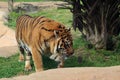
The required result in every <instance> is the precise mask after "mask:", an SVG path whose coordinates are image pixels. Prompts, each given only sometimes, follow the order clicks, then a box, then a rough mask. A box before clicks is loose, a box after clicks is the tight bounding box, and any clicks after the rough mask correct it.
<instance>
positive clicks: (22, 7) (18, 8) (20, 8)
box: [14, 3, 39, 12]
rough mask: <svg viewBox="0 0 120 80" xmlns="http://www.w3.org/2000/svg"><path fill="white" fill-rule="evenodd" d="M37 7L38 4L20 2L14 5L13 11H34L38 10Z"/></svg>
mask: <svg viewBox="0 0 120 80" xmlns="http://www.w3.org/2000/svg"><path fill="white" fill-rule="evenodd" d="M38 10H39V7H38V6H34V5H32V4H28V3H22V4H18V5H16V6H15V7H14V11H15V12H21V11H24V12H34V11H38Z"/></svg>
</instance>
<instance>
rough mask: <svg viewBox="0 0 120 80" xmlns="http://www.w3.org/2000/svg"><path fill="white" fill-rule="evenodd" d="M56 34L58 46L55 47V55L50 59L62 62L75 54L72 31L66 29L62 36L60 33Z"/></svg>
mask: <svg viewBox="0 0 120 80" xmlns="http://www.w3.org/2000/svg"><path fill="white" fill-rule="evenodd" d="M54 33H55V37H56V42H55V43H56V44H55V46H54V54H53V55H52V56H50V58H51V59H54V60H55V61H57V62H61V61H64V60H66V59H67V58H68V57H69V56H71V55H72V54H73V53H74V50H73V42H72V37H71V35H70V29H66V30H65V32H64V34H63V33H62V35H60V33H59V31H58V32H54ZM59 35H60V36H59Z"/></svg>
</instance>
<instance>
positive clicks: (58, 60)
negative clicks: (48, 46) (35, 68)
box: [50, 54, 67, 62]
mask: <svg viewBox="0 0 120 80" xmlns="http://www.w3.org/2000/svg"><path fill="white" fill-rule="evenodd" d="M50 59H52V60H55V61H56V62H60V61H61V60H66V59H67V56H66V55H62V56H60V55H58V54H53V55H51V56H50Z"/></svg>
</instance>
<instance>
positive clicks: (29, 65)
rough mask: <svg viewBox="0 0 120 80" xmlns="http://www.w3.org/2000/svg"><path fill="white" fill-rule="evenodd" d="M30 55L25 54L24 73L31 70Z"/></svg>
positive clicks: (28, 53)
mask: <svg viewBox="0 0 120 80" xmlns="http://www.w3.org/2000/svg"><path fill="white" fill-rule="evenodd" d="M30 61H31V53H30V52H27V53H26V60H25V71H30V70H31V69H32V67H31V62H30Z"/></svg>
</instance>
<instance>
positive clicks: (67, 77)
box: [0, 66, 120, 80]
mask: <svg viewBox="0 0 120 80" xmlns="http://www.w3.org/2000/svg"><path fill="white" fill-rule="evenodd" d="M0 80H120V66H115V67H104V68H95V67H81V68H59V69H51V70H47V71H42V72H38V73H33V74H30V75H29V76H18V77H13V78H9V79H8V78H3V79H0Z"/></svg>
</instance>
